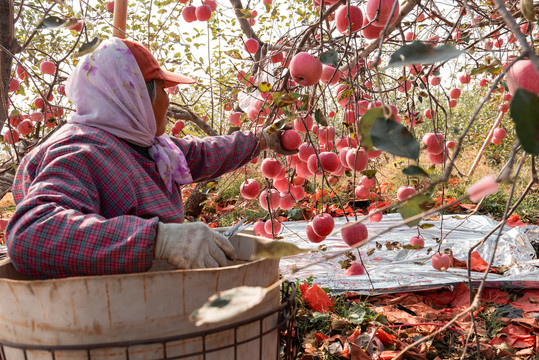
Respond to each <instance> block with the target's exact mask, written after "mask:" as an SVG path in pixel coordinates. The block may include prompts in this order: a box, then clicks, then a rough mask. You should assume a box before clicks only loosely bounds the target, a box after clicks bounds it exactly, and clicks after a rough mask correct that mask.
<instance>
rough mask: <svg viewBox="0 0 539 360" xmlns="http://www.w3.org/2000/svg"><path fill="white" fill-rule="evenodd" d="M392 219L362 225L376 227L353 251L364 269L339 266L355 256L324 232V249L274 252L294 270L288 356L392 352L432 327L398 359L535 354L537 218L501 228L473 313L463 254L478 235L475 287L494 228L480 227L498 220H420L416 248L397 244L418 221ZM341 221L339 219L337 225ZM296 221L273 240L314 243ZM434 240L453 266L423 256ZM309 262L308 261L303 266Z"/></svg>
mask: <svg viewBox="0 0 539 360" xmlns="http://www.w3.org/2000/svg"><path fill="white" fill-rule="evenodd" d="M400 220H401V218H400V215H398V214H389V215H387V216H384V219H383V220H382V222H380V223H375V224H370V223H367V224H366V225H367V228H368V229H369V236H371V237H372V236H375V235H379V237H378V238H377V239H375V240H373V241H371V242H369V243H367V244H366V245H364V246H363V247H361V251H360V252H359V254H361V261H362V263H363V264H364V265H365V268H366V270H367V272H368V275H359V276H347V275H346V274H345V272H344V270H343V269H342V266H343V265H344V266H347V263H349V262H350V261H351V260H352V259H351V258H355V259H354V260H355V261H360V260H359V258H358V252H357V251H356V252H352V253H345V254H342V253H343V250H345V249H346V245H345V244H343V242H342V240H341V239H340V237H339V235H338V234H337V235H336V236H330V237H328V239H327V240H326V241H325V242H324V248H325V251H323V252H318V253H314V254H310V253H308V254H302V255H298V256H295V257H293V258H292V259H282V260H281V270H282V273H283V275H284V276H290V277H291V278H292V279H294V280H295V281H296V283H297V284H298V290H300V291H301V294H300V295H298V300H299V310H298V312H297V317H296V324H297V327H296V334H295V335H296V336H295V340H296V349H297V356H296V358H297V359H305V360H308V359H362V360H367V359H393V358H394V357H395V356H396V355H397V354H398V353H399V352H400V350H402V349H404V348H405V347H406V346H407V345H409V344H412V343H413V342H414V341H416V340H418V339H421V338H422V337H425V336H431V337H430V338H428V339H427V340H426V341H425V342H423V343H421V344H418V345H416V346H414V347H412V348H411V349H410V350H408V351H407V352H406V354H405V355H404V357H401V359H428V360H433V359H476V358H484V359H537V358H538V356H539V355H538V347H539V336H538V335H539V323H538V321H537V320H538V319H539V281H538V280H539V272H538V268H537V265H538V264H539V263H538V261H537V260H536V258H537V257H536V252H535V249H534V247H533V246H532V243H534V242H537V241H539V226H535V225H530V226H523V227H514V228H511V227H505V228H504V229H503V231H501V233H500V234H499V239H498V240H497V244H496V246H497V251H496V256H495V258H494V262H493V267H492V269H491V272H489V274H488V276H487V281H486V288H485V289H483V291H482V293H481V297H480V299H481V301H480V304H479V307H478V308H477V309H476V310H475V311H474V313H473V321H472V317H471V316H470V314H469V312H465V309H466V308H467V307H468V306H469V305H470V291H469V287H468V286H469V283H468V280H467V274H468V270H467V264H466V262H465V261H464V260H466V259H467V257H468V256H467V253H468V249H469V248H470V247H471V246H472V245H473V244H475V243H477V242H478V241H481V240H483V239H484V240H485V241H484V244H483V245H482V246H479V247H477V249H476V252H474V253H473V255H472V260H471V271H470V275H471V279H472V281H471V283H472V295H475V294H476V292H477V286H478V285H479V283H480V281H479V280H480V279H481V277H483V276H484V271H485V269H486V264H487V263H486V262H485V260H484V259H489V256H490V254H492V249H493V248H494V246H495V241H496V238H497V237H498V233H497V232H495V233H494V234H492V235H491V236H487V235H488V233H489V232H490V230H492V229H493V228H494V226H495V225H496V224H497V222H496V221H494V220H492V219H490V218H488V217H486V216H471V217H464V216H460V215H444V216H443V217H440V216H436V217H431V218H428V219H425V221H422V222H421V227H422V228H421V227H420V229H419V232H420V234H421V236H422V237H423V238H424V239H425V247H424V248H423V249H420V250H416V249H409V248H408V249H407V248H406V244H407V241H408V239H409V238H410V237H411V236H413V235H417V233H418V229H417V228H415V227H414V228H408V227H407V226H397V224H398V222H399V221H400ZM344 221H345V220H344V219H338V220H337V221H336V228H338V227H339V226H341V225H342V224H343V223H344ZM304 227H305V223H300V222H292V223H285V230H284V231H283V232H282V233H281V236H282V237H283V239H282V241H287V242H291V243H294V244H295V245H297V246H299V247H313V246H312V244H309V243H307V242H305V240H303V239H302V238H305V233H304ZM390 228H391V231H387V230H389V229H390ZM386 231H387V232H386ZM384 232H385V233H384ZM314 247H316V246H314ZM438 247H440V250H442V251H443V250H448V251H449V252H450V254H451V257H452V258H453V267H451V268H450V269H449V270H448V271H446V272H440V271H438V270H435V269H433V268H432V266H431V264H430V256H431V255H432V254H433V253H435V252H436V251H438ZM337 254H338V255H339V256H336V257H334V256H335V255H337ZM328 257H330V258H331V259H328ZM309 264H313V265H312V266H308V267H306V266H307V265H309ZM292 269H296V272H295V273H294V274H293V275H292ZM449 322H452V323H451V324H450V326H449V327H447V328H446V329H444V330H442V331H441V332H440V333H438V334H435V332H436V331H438V330H440V329H441V327H443V326H444V325H447V324H448V323H449ZM474 327H475V331H477V338H476V337H475V336H474ZM470 334H472V336H470ZM468 339H469V340H470V341H467V340H468ZM476 339H477V340H478V343H479V351H478V350H477V343H476ZM479 354H480V355H479ZM478 356H479V357H478Z"/></svg>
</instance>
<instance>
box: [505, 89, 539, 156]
mask: <svg viewBox="0 0 539 360" xmlns="http://www.w3.org/2000/svg"><path fill="white" fill-rule="evenodd" d="M509 109H510V113H511V117H512V118H513V122H514V123H515V130H516V133H517V137H518V140H519V141H520V143H521V144H522V148H523V149H524V150H525V151H526V152H528V153H530V154H532V155H539V97H538V96H537V95H536V94H534V93H531V92H529V91H526V90H524V89H520V88H519V89H517V91H516V92H515V94H514V95H513V99H512V100H511V104H510V107H509Z"/></svg>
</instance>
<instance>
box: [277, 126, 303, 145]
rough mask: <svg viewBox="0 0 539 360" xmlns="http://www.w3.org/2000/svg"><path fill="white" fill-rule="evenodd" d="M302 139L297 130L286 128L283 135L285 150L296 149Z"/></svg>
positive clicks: (282, 141)
mask: <svg viewBox="0 0 539 360" xmlns="http://www.w3.org/2000/svg"><path fill="white" fill-rule="evenodd" d="M302 141H303V140H301V136H300V135H299V133H298V132H297V131H296V130H285V131H284V132H283V134H282V135H281V144H282V145H283V148H284V149H285V150H296V149H297V148H299V146H300V145H301V142H302Z"/></svg>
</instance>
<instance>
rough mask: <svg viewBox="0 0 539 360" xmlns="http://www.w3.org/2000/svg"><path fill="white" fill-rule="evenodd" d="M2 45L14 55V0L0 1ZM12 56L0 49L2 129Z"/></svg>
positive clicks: (0, 117)
mask: <svg viewBox="0 0 539 360" xmlns="http://www.w3.org/2000/svg"><path fill="white" fill-rule="evenodd" d="M0 45H2V46H3V47H4V48H5V49H7V50H8V51H9V52H11V53H13V48H14V45H15V40H14V33H13V0H0ZM12 61H13V59H12V57H11V54H9V53H7V52H6V51H4V50H3V49H2V48H0V76H1V79H2V83H1V85H2V87H1V88H0V129H1V128H2V127H3V126H4V122H5V121H6V119H7V118H8V90H9V81H10V77H11V64H12Z"/></svg>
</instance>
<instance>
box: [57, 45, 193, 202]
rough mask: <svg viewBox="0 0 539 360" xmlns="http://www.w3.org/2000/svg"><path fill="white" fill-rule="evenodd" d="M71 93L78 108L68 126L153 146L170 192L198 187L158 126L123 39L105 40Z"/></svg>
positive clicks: (77, 73)
mask: <svg viewBox="0 0 539 360" xmlns="http://www.w3.org/2000/svg"><path fill="white" fill-rule="evenodd" d="M66 94H67V96H68V97H69V98H70V99H71V101H72V102H73V104H74V105H75V107H76V109H77V113H76V114H74V115H73V116H72V117H71V118H70V119H69V120H68V121H67V122H70V123H77V124H83V125H88V126H93V127H97V128H99V129H102V130H105V131H107V132H109V133H111V134H112V135H114V136H116V137H118V138H120V139H124V140H126V141H128V142H130V143H133V144H135V145H139V146H143V147H149V148H150V149H149V153H150V156H151V157H152V159H153V160H154V161H155V162H156V164H157V169H158V171H159V175H160V176H161V178H163V181H164V182H165V184H166V186H167V189H168V190H169V191H171V190H172V184H173V183H174V182H176V183H178V184H189V183H191V182H193V180H192V178H191V172H190V170H189V166H188V165H187V161H186V160H185V156H184V154H183V153H182V151H181V150H180V149H179V148H178V147H177V146H176V145H175V144H174V143H173V142H172V140H170V137H169V136H168V135H167V134H163V135H161V136H159V137H156V136H155V132H156V130H157V125H156V122H155V116H154V113H153V109H152V104H151V101H150V96H149V94H148V90H147V87H146V83H145V82H144V78H143V76H142V72H141V71H140V68H139V66H138V64H137V61H136V60H135V57H134V56H133V54H131V51H130V50H129V49H128V48H127V46H126V45H125V44H124V43H123V42H122V41H121V40H120V39H118V38H111V39H108V40H105V41H103V42H102V43H101V44H100V45H99V47H98V48H97V49H96V50H95V51H94V52H93V53H91V54H88V55H86V56H85V57H84V58H83V59H81V61H80V62H79V64H78V65H77V67H76V69H75V70H74V71H73V73H72V74H71V76H69V78H68V79H67V83H66Z"/></svg>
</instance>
